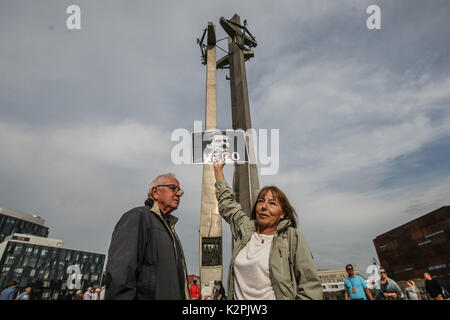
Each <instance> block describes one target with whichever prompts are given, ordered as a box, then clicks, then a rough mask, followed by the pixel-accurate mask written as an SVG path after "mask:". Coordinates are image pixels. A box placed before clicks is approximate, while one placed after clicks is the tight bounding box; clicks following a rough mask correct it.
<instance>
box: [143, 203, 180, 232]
mask: <svg viewBox="0 0 450 320" xmlns="http://www.w3.org/2000/svg"><path fill="white" fill-rule="evenodd" d="M145 205H146V206H147V207H150V211H152V212H153V213H154V214H156V215H157V216H159V217H160V218H161V219H164V218H166V219H164V220H166V221H168V224H169V226H170V227H173V226H175V224H176V223H177V221H178V218H177V217H175V216H173V215H171V214H170V213H166V214H164V217H163V213H162V212H161V210H160V209H159V206H158V203H157V202H156V201H155V200H153V199H152V198H148V199H147V200H145Z"/></svg>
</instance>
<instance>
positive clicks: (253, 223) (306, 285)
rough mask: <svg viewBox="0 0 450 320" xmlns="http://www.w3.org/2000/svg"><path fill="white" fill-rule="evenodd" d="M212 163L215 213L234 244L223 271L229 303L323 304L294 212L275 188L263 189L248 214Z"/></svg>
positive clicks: (216, 165)
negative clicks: (225, 277)
mask: <svg viewBox="0 0 450 320" xmlns="http://www.w3.org/2000/svg"><path fill="white" fill-rule="evenodd" d="M223 167H224V163H222V162H221V163H215V164H214V173H215V176H216V197H217V200H218V204H219V213H220V215H221V216H222V217H223V218H224V219H225V221H226V222H228V223H229V224H230V228H231V233H232V235H233V238H234V240H235V241H236V242H235V244H234V248H233V252H232V257H231V261H230V269H229V272H228V299H235V300H293V299H302V300H311V299H314V300H322V299H323V293H322V285H321V283H320V281H319V278H318V276H317V271H316V268H315V266H314V263H313V259H312V255H311V252H310V250H309V248H308V245H307V243H306V241H305V239H304V237H303V235H302V234H301V233H300V232H299V231H297V229H296V228H297V219H296V213H295V210H294V208H293V207H292V206H291V204H290V203H289V200H288V199H287V197H286V195H285V194H284V193H283V192H282V191H281V190H280V189H278V188H277V187H274V186H269V187H264V188H262V189H261V191H260V192H259V194H258V197H257V200H256V203H255V205H254V206H253V209H252V212H251V216H250V217H249V216H248V215H246V214H245V213H244V212H243V211H242V210H241V206H240V204H239V203H238V202H237V201H236V200H235V194H234V193H233V190H231V188H230V187H229V186H228V184H227V182H226V181H225V178H224V174H223Z"/></svg>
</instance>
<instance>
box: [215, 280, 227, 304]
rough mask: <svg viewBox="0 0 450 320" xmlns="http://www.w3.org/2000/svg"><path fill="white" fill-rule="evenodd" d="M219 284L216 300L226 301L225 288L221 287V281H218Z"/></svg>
mask: <svg viewBox="0 0 450 320" xmlns="http://www.w3.org/2000/svg"><path fill="white" fill-rule="evenodd" d="M218 283H219V296H218V298H217V300H227V296H226V294H225V288H224V287H223V285H222V281H218Z"/></svg>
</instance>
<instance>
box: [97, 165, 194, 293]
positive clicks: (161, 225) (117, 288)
mask: <svg viewBox="0 0 450 320" xmlns="http://www.w3.org/2000/svg"><path fill="white" fill-rule="evenodd" d="M182 195H183V190H181V189H180V183H179V182H178V180H177V179H176V178H175V176H174V175H173V174H163V175H160V176H158V177H157V178H155V180H153V182H152V183H151V185H150V189H149V191H148V199H147V200H146V201H145V206H143V207H137V208H134V209H131V210H130V211H128V212H126V213H124V214H123V216H122V217H121V219H120V220H119V222H118V223H117V225H116V227H115V228H114V232H113V235H112V239H111V244H110V247H109V251H108V263H107V266H106V278H105V284H106V297H105V299H106V300H149V299H152V300H153V299H155V300H184V299H189V289H188V280H187V269H186V263H185V259H184V254H183V249H182V247H181V242H180V240H179V238H178V236H177V234H176V233H175V223H176V222H177V220H178V219H177V218H176V217H174V216H173V215H171V212H173V211H174V210H176V209H177V208H178V205H179V203H180V199H181V196H182Z"/></svg>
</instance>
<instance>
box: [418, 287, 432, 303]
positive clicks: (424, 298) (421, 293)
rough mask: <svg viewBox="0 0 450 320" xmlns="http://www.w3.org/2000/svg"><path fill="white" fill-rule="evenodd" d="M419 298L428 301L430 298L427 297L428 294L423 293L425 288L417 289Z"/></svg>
mask: <svg viewBox="0 0 450 320" xmlns="http://www.w3.org/2000/svg"><path fill="white" fill-rule="evenodd" d="M419 292H420V296H421V297H422V300H430V297H429V296H428V293H427V292H426V291H425V288H419Z"/></svg>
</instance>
